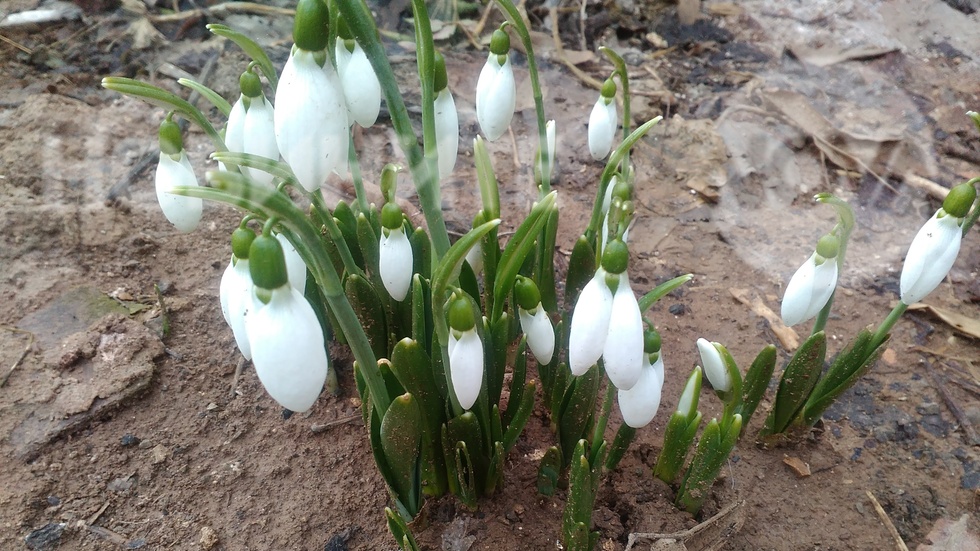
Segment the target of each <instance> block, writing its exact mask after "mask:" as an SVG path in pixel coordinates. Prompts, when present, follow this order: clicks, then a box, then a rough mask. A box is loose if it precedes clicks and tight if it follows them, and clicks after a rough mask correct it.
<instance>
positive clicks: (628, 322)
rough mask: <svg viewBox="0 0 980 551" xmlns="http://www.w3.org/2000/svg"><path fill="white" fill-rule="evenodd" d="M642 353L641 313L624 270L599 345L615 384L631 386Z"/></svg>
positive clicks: (639, 366)
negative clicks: (602, 342) (605, 332)
mask: <svg viewBox="0 0 980 551" xmlns="http://www.w3.org/2000/svg"><path fill="white" fill-rule="evenodd" d="M643 356H644V353H643V317H642V315H641V314H640V306H639V305H638V304H637V302H636V296H635V295H634V294H633V289H631V288H630V284H629V279H628V278H627V277H626V274H625V273H623V274H622V275H621V276H620V281H619V286H618V287H617V289H616V295H615V296H614V297H613V301H612V310H611V315H610V317H609V331H608V336H607V337H606V343H605V346H604V347H603V349H602V362H603V365H604V366H605V368H606V375H607V376H608V377H609V380H610V381H612V384H614V385H615V386H616V388H619V389H622V390H629V389H631V388H633V385H635V384H636V381H637V380H638V379H639V378H640V372H641V367H642V366H643Z"/></svg>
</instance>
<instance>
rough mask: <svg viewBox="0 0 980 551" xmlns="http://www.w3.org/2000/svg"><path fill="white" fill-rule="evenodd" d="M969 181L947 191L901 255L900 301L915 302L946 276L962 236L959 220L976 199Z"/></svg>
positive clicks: (968, 211)
mask: <svg viewBox="0 0 980 551" xmlns="http://www.w3.org/2000/svg"><path fill="white" fill-rule="evenodd" d="M976 195H977V192H976V189H975V188H974V187H973V185H972V184H970V183H966V184H960V185H958V186H956V187H955V188H953V189H952V190H950V192H949V195H947V196H946V200H945V201H943V207H942V208H940V209H939V210H938V211H936V214H935V215H933V217H932V218H930V219H929V220H928V221H927V222H926V223H925V224H924V225H923V226H922V228H921V229H920V230H919V233H917V234H916V235H915V238H914V239H913V240H912V245H911V246H909V252H908V254H907V255H905V265H904V266H902V277H901V280H900V288H901V294H902V302H903V303H904V304H907V305H911V304H914V303H916V302H919V301H920V300H922V299H923V298H925V296H926V295H928V294H929V293H931V292H932V291H933V290H934V289H935V288H936V287H938V286H939V284H940V283H942V281H943V279H945V278H946V274H948V273H949V270H950V269H951V268H952V267H953V263H955V262H956V256H957V255H958V254H959V252H960V242H961V241H962V239H963V229H962V225H963V219H964V218H965V217H966V215H967V214H969V213H970V208H971V207H972V206H973V203H974V201H975V200H976Z"/></svg>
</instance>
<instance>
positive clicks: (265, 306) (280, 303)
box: [245, 235, 330, 412]
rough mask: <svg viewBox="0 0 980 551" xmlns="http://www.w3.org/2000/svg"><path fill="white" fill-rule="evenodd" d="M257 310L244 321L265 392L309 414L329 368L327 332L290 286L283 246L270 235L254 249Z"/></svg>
mask: <svg viewBox="0 0 980 551" xmlns="http://www.w3.org/2000/svg"><path fill="white" fill-rule="evenodd" d="M249 258H250V260H251V261H250V264H249V268H250V273H251V276H252V281H254V282H255V295H256V297H257V300H258V301H259V302H257V303H256V309H255V310H254V311H253V312H251V313H249V314H248V315H247V316H246V318H245V329H246V332H247V333H248V341H249V344H250V345H251V348H252V362H253V363H254V364H255V371H256V373H257V374H258V376H259V380H260V381H261V382H262V386H264V387H265V389H266V391H267V392H268V393H269V395H270V396H272V398H273V399H275V400H276V401H277V402H279V404H280V405H282V406H283V407H284V408H286V409H289V410H292V411H298V412H299V411H306V410H308V409H310V407H311V406H312V405H313V403H314V402H315V401H316V399H317V396H319V395H320V391H321V390H322V389H323V384H324V382H325V381H326V378H327V370H328V369H329V367H330V364H329V359H328V358H327V353H326V349H325V348H324V341H323V331H322V329H321V328H320V323H319V321H318V320H317V317H316V314H315V313H314V312H313V308H312V307H311V306H310V303H309V302H307V301H306V299H305V298H303V295H302V294H300V293H299V291H297V290H296V289H294V288H293V287H292V286H291V285H290V284H289V278H288V277H287V275H286V264H285V259H284V257H283V251H282V245H280V244H279V241H278V240H276V239H275V238H273V237H272V236H271V235H262V236H259V237H257V238H256V239H255V241H254V242H253V243H252V246H251V248H250V250H249Z"/></svg>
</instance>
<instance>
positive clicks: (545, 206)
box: [490, 191, 558, 320]
mask: <svg viewBox="0 0 980 551" xmlns="http://www.w3.org/2000/svg"><path fill="white" fill-rule="evenodd" d="M557 197H558V193H557V192H554V191H553V192H551V193H549V194H548V195H545V196H544V197H543V198H542V199H541V200H540V201H538V202H537V203H536V204H535V205H534V206H533V207H531V212H530V213H529V214H528V216H527V218H525V219H524V221H523V222H521V225H520V226H518V228H517V231H515V232H514V235H513V236H511V238H510V241H508V242H507V247H505V248H504V252H503V254H502V255H501V256H500V264H498V265H497V275H496V279H495V281H494V283H493V308H494V311H493V316H491V317H490V319H491V320H496V319H498V318H500V315H501V314H502V313H503V308H504V301H505V300H507V297H508V295H510V292H511V289H513V288H514V280H515V279H517V274H518V273H519V272H520V269H521V266H522V265H523V264H524V259H525V258H527V255H528V253H530V252H531V250H533V248H534V243H535V242H536V241H537V239H538V235H539V234H540V233H541V228H543V227H544V225H545V223H546V222H547V221H548V217H549V216H550V214H551V207H552V205H554V204H555V200H556V198H557Z"/></svg>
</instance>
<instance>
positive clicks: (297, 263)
mask: <svg viewBox="0 0 980 551" xmlns="http://www.w3.org/2000/svg"><path fill="white" fill-rule="evenodd" d="M276 240H278V241H279V244H280V245H282V254H283V257H284V258H285V260H286V277H288V278H289V284H290V285H291V286H292V287H293V289H296V290H297V291H299V293H300V294H301V295H303V294H306V262H304V261H303V257H301V256H300V255H299V251H297V250H296V247H294V246H293V244H292V243H290V242H289V240H288V239H286V236H285V235H283V234H281V233H277V234H276Z"/></svg>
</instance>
